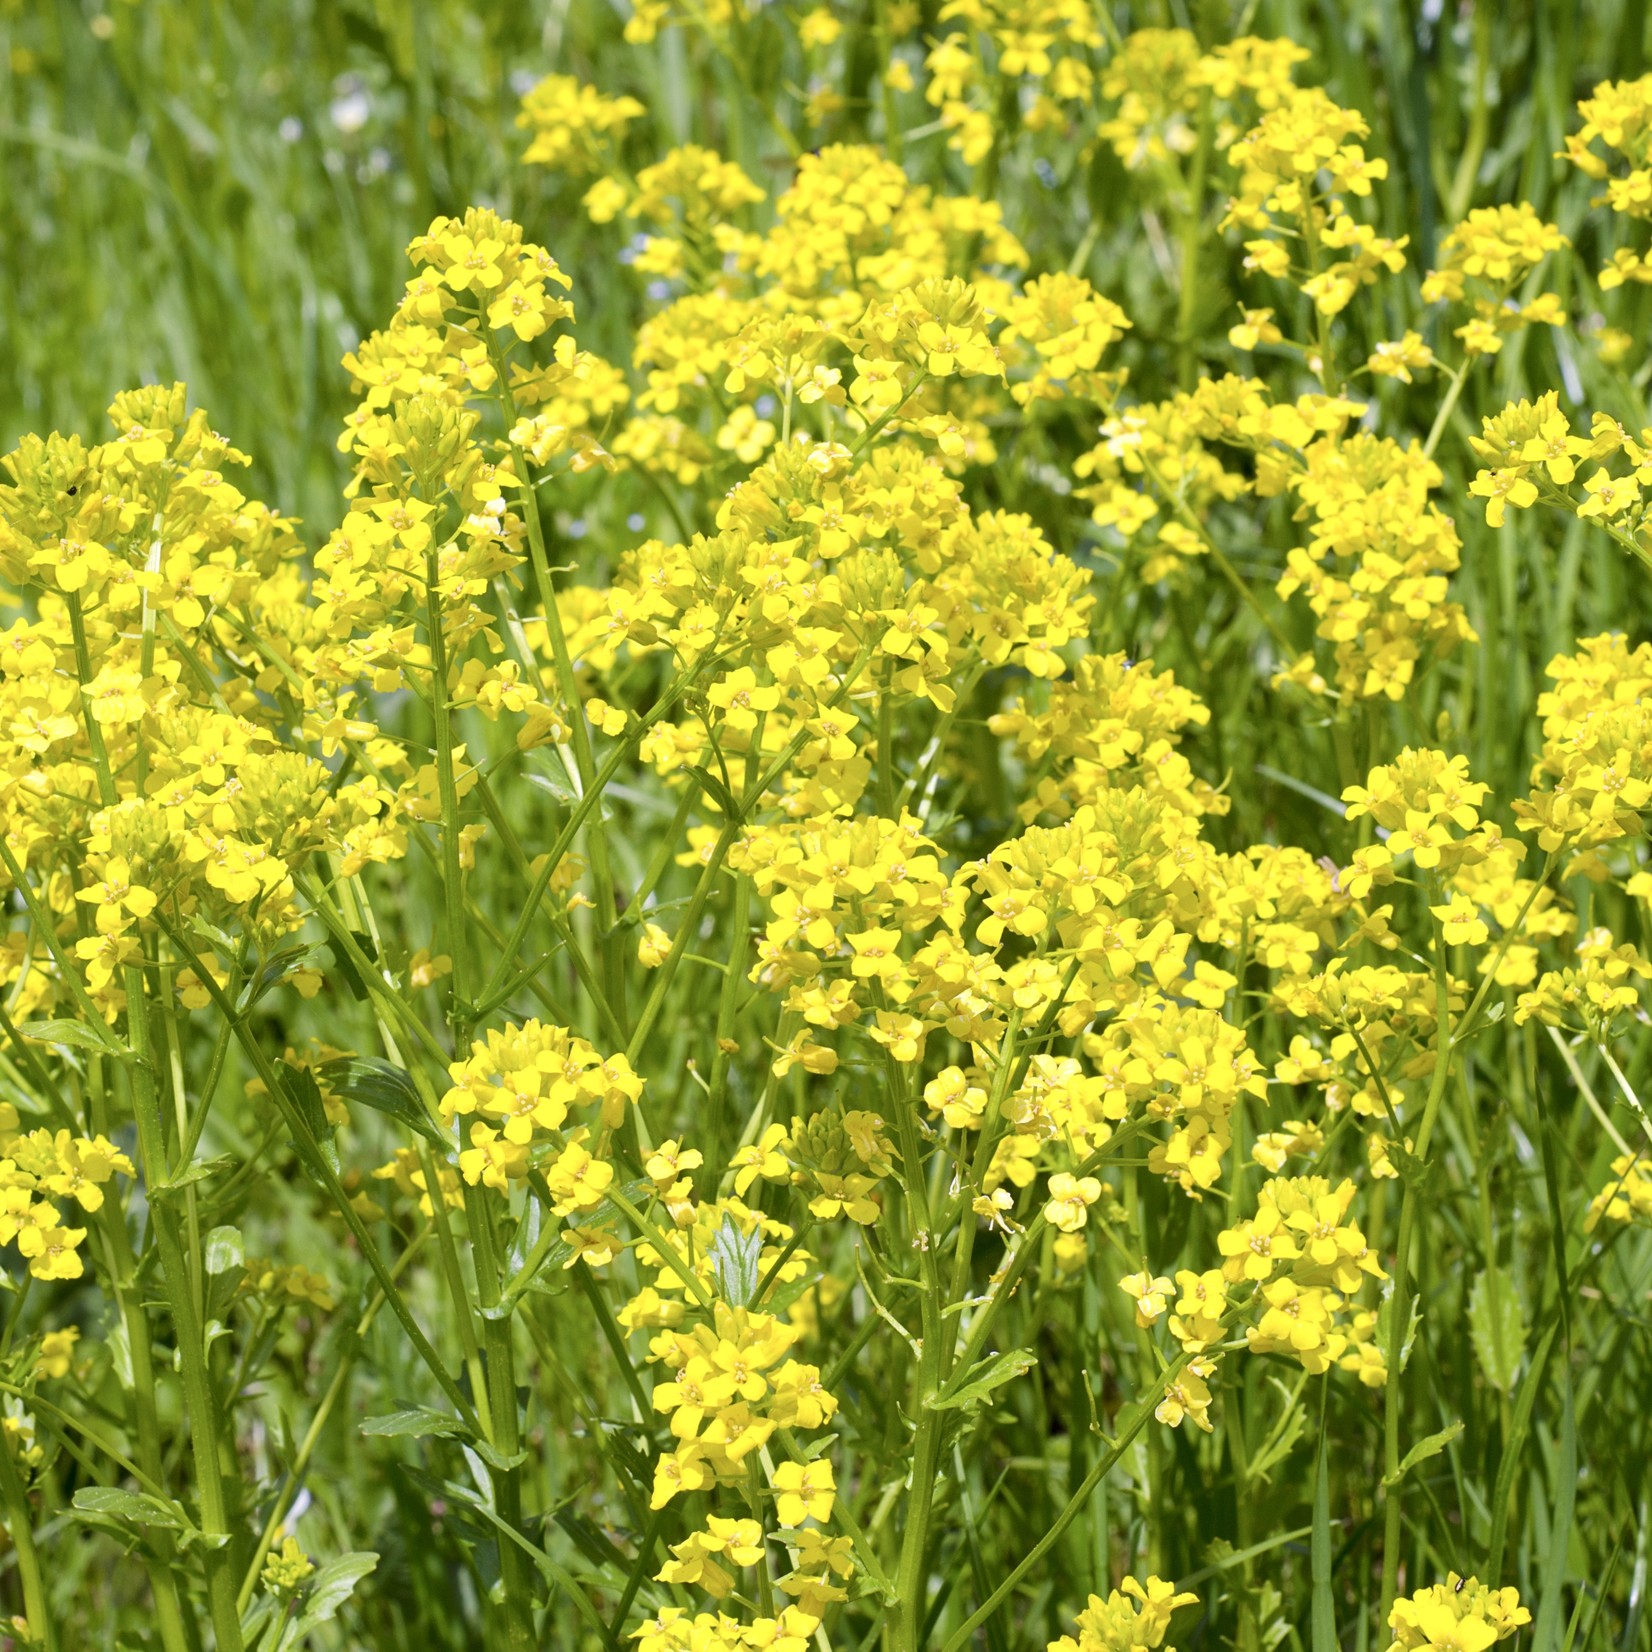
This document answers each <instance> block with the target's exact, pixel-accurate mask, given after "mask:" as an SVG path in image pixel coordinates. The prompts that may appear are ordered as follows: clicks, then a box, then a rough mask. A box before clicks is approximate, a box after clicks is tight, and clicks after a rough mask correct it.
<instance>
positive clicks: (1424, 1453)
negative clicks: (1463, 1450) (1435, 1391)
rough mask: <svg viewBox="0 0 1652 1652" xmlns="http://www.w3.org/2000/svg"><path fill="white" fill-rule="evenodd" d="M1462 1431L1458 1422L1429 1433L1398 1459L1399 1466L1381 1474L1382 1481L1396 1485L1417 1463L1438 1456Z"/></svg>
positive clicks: (1388, 1484) (1386, 1484) (1387, 1484)
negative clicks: (1437, 1431) (1390, 1472)
mask: <svg viewBox="0 0 1652 1652" xmlns="http://www.w3.org/2000/svg"><path fill="white" fill-rule="evenodd" d="M1462 1432H1463V1425H1462V1424H1461V1423H1460V1422H1457V1423H1450V1424H1448V1425H1447V1426H1446V1427H1445V1428H1442V1429H1441V1430H1440V1431H1439V1433H1438V1434H1430V1435H1429V1436H1428V1437H1427V1438H1426V1439H1423V1440H1419V1441H1418V1442H1417V1443H1416V1444H1415V1445H1414V1446H1412V1448H1411V1449H1410V1450H1409V1451H1408V1452H1406V1454H1405V1455H1404V1456H1403V1457H1402V1458H1401V1459H1400V1466H1399V1467H1398V1468H1397V1469H1395V1470H1394V1472H1393V1473H1392V1474H1385V1475H1383V1477H1382V1483H1383V1484H1384V1485H1385V1486H1397V1485H1398V1484H1399V1483H1400V1481H1401V1480H1403V1479H1404V1478H1405V1477H1406V1475H1408V1474H1409V1473H1410V1472H1411V1470H1412V1469H1414V1468H1415V1467H1416V1466H1417V1464H1418V1463H1425V1462H1427V1461H1428V1459H1429V1458H1430V1457H1438V1456H1439V1455H1440V1453H1441V1452H1442V1451H1444V1450H1445V1448H1446V1447H1447V1446H1448V1445H1450V1444H1451V1442H1452V1441H1453V1440H1455V1439H1456V1438H1457V1436H1458V1435H1459V1434H1461V1433H1462Z"/></svg>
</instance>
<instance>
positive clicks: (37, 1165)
mask: <svg viewBox="0 0 1652 1652" xmlns="http://www.w3.org/2000/svg"><path fill="white" fill-rule="evenodd" d="M117 1173H118V1174H120V1175H123V1176H130V1175H132V1174H134V1172H133V1168H132V1161H131V1160H130V1159H129V1158H127V1156H126V1155H125V1154H124V1153H122V1152H121V1151H120V1150H119V1149H118V1148H116V1147H115V1146H114V1145H113V1143H111V1142H109V1141H107V1140H105V1139H104V1137H102V1136H92V1137H87V1136H77V1135H72V1134H71V1133H70V1132H69V1131H67V1130H57V1131H51V1130H30V1131H23V1130H22V1129H20V1127H19V1123H18V1117H17V1109H16V1108H15V1107H13V1106H12V1105H11V1103H10V1102H0V1244H4V1245H15V1246H16V1247H17V1253H18V1255H19V1256H21V1257H22V1258H23V1259H24V1260H25V1261H26V1262H27V1263H28V1265H29V1272H30V1274H32V1275H33V1276H34V1278H36V1279H79V1278H80V1276H81V1275H82V1274H83V1273H84V1272H85V1266H84V1264H83V1263H82V1261H81V1259H80V1255H79V1250H80V1246H81V1245H82V1244H83V1243H84V1241H85V1239H86V1229H85V1228H76V1227H69V1226H67V1225H65V1223H64V1220H63V1212H62V1210H61V1209H60V1208H59V1206H58V1205H57V1204H56V1203H54V1201H56V1200H72V1201H73V1202H74V1204H75V1205H77V1206H78V1207H79V1208H80V1209H81V1210H83V1211H86V1212H87V1213H88V1214H91V1213H94V1212H96V1211H99V1210H101V1209H102V1208H103V1201H104V1191H103V1190H104V1188H105V1187H106V1186H107V1185H108V1183H109V1181H110V1180H111V1178H112V1177H114V1176H115V1175H116V1174H117Z"/></svg>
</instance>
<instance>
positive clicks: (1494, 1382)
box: [1468, 1267, 1526, 1394]
mask: <svg viewBox="0 0 1652 1652" xmlns="http://www.w3.org/2000/svg"><path fill="white" fill-rule="evenodd" d="M1468 1326H1469V1333H1470V1335H1471V1336H1472V1337H1473V1339H1474V1355H1475V1358H1476V1359H1478V1360H1479V1362H1480V1372H1481V1375H1482V1376H1484V1377H1485V1379H1486V1381H1487V1382H1489V1383H1490V1384H1491V1386H1492V1387H1493V1388H1495V1389H1497V1390H1498V1391H1499V1392H1500V1393H1503V1394H1512V1393H1513V1392H1514V1380H1515V1378H1516V1376H1517V1375H1518V1374H1519V1371H1520V1358H1521V1355H1523V1354H1524V1353H1525V1351H1526V1311H1525V1309H1524V1308H1523V1307H1522V1306H1521V1303H1520V1297H1519V1295H1518V1294H1517V1292H1516V1291H1515V1288H1514V1281H1513V1280H1511V1279H1510V1278H1509V1276H1508V1275H1507V1274H1506V1273H1504V1272H1503V1270H1502V1269H1501V1268H1498V1267H1490V1268H1487V1269H1486V1271H1485V1272H1484V1273H1482V1274H1481V1275H1480V1277H1479V1278H1478V1279H1476V1280H1475V1281H1474V1289H1473V1291H1471V1292H1470V1293H1469V1299H1468Z"/></svg>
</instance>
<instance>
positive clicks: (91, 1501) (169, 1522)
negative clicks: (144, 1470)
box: [74, 1486, 190, 1532]
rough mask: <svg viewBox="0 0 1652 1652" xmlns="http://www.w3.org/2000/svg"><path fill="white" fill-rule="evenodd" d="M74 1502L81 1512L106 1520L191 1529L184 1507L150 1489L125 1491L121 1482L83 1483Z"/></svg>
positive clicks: (170, 1528)
mask: <svg viewBox="0 0 1652 1652" xmlns="http://www.w3.org/2000/svg"><path fill="white" fill-rule="evenodd" d="M74 1504H75V1509H76V1512H77V1513H80V1514H89V1515H95V1516H98V1517H100V1518H102V1519H105V1520H125V1521H128V1522H130V1523H131V1524H132V1525H134V1526H164V1527H165V1528H166V1529H167V1530H168V1531H175V1532H182V1531H188V1530H189V1529H190V1523H189V1521H188V1519H187V1518H186V1517H185V1515H184V1513H183V1510H182V1509H179V1508H177V1507H176V1506H175V1505H173V1504H171V1503H168V1502H163V1501H162V1500H161V1499H160V1498H159V1497H151V1496H150V1495H149V1494H148V1493H147V1492H140V1491H122V1490H121V1489H120V1487H118V1486H82V1487H81V1488H80V1490H79V1491H77V1492H76V1493H75V1498H74Z"/></svg>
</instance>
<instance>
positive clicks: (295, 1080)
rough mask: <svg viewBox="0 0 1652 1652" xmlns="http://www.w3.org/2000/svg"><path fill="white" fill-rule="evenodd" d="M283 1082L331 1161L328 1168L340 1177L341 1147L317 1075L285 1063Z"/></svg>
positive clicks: (300, 1114)
mask: <svg viewBox="0 0 1652 1652" xmlns="http://www.w3.org/2000/svg"><path fill="white" fill-rule="evenodd" d="M281 1081H282V1083H283V1084H284V1085H285V1086H286V1090H287V1094H288V1095H289V1096H290V1097H291V1098H292V1103H293V1106H294V1107H296V1108H297V1109H298V1116H299V1117H300V1118H301V1119H302V1120H303V1121H304V1125H305V1128H306V1129H307V1130H308V1131H309V1133H310V1137H311V1139H312V1140H313V1141H314V1142H315V1144H316V1147H317V1148H318V1149H319V1150H320V1152H321V1156H322V1157H323V1158H324V1159H325V1160H326V1161H327V1166H328V1168H329V1169H330V1170H331V1171H332V1173H333V1174H334V1175H335V1176H336V1175H338V1174H339V1171H340V1169H341V1166H340V1164H339V1157H338V1147H337V1145H336V1144H335V1143H334V1141H333V1125H332V1121H331V1120H330V1119H329V1118H328V1117H327V1109H326V1107H325V1105H324V1104H323V1103H322V1100H321V1088H320V1086H319V1085H318V1084H317V1083H316V1081H315V1074H314V1073H312V1072H311V1071H310V1070H309V1068H308V1067H294V1066H292V1065H291V1063H289V1062H283V1063H282V1064H281Z"/></svg>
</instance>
